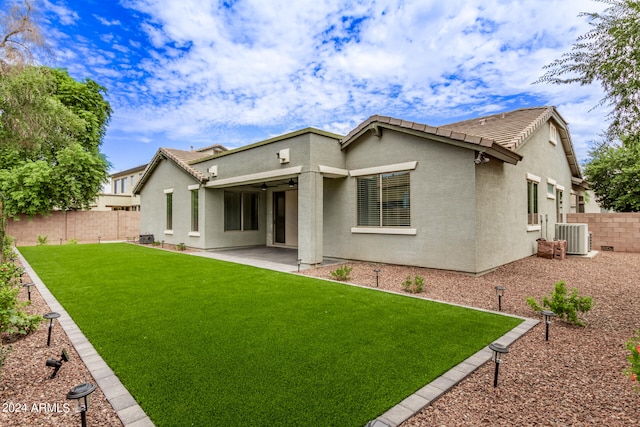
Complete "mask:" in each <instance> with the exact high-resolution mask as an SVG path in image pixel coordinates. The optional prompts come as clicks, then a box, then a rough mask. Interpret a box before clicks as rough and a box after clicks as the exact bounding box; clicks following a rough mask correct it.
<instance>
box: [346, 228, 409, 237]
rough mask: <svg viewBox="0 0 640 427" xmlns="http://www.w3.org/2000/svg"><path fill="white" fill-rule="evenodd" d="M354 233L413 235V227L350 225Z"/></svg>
mask: <svg viewBox="0 0 640 427" xmlns="http://www.w3.org/2000/svg"><path fill="white" fill-rule="evenodd" d="M351 232H352V233H354V234H395V235H404V236H415V235H416V234H417V232H416V229H415V228H384V227H380V228H378V227H351Z"/></svg>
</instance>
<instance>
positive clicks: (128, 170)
mask: <svg viewBox="0 0 640 427" xmlns="http://www.w3.org/2000/svg"><path fill="white" fill-rule="evenodd" d="M146 167H147V163H145V164H144V165H140V166H136V167H134V168H131V169H127V170H123V171H120V172H116V173H112V174H111V175H109V176H110V177H112V178H113V177H114V176H120V175H130V174H132V173H133V172H138V171H141V170H144V169H145V168H146Z"/></svg>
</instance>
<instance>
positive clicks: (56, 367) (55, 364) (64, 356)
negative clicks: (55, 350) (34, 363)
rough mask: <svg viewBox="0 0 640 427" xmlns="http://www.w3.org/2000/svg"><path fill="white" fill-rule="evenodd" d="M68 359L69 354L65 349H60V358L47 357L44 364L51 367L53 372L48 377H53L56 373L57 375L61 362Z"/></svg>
mask: <svg viewBox="0 0 640 427" xmlns="http://www.w3.org/2000/svg"><path fill="white" fill-rule="evenodd" d="M68 361H69V355H68V354H67V350H62V354H61V355H60V360H56V359H47V362H46V363H45V365H46V366H49V367H51V368H53V373H52V374H51V376H50V377H49V378H51V379H53V378H55V377H56V375H58V371H59V370H60V368H61V367H62V362H68Z"/></svg>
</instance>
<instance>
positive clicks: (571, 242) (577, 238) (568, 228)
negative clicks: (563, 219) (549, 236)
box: [556, 224, 589, 255]
mask: <svg viewBox="0 0 640 427" xmlns="http://www.w3.org/2000/svg"><path fill="white" fill-rule="evenodd" d="M556 239H557V240H566V241H567V253H568V254H572V255H587V254H588V253H589V226H588V224H556Z"/></svg>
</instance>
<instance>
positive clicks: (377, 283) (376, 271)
mask: <svg viewBox="0 0 640 427" xmlns="http://www.w3.org/2000/svg"><path fill="white" fill-rule="evenodd" d="M373 271H374V272H375V273H376V288H377V287H378V285H379V282H378V273H380V270H378V269H377V268H376V269H375V270H373Z"/></svg>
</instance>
